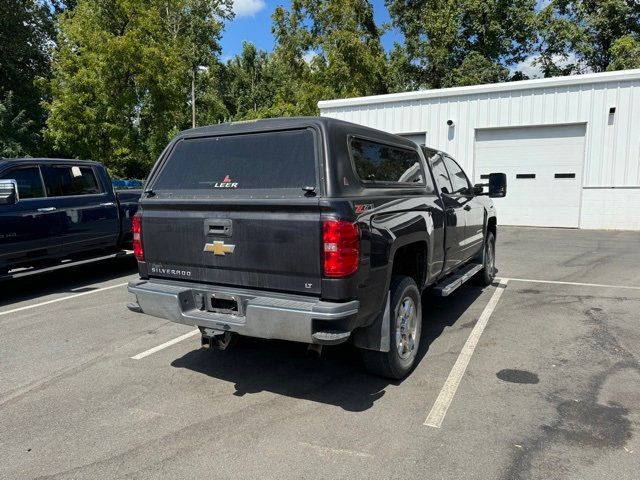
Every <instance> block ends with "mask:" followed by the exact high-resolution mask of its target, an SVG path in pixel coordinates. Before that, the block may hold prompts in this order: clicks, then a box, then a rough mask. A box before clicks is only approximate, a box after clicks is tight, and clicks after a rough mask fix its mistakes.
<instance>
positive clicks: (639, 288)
mask: <svg viewBox="0 0 640 480" xmlns="http://www.w3.org/2000/svg"><path fill="white" fill-rule="evenodd" d="M503 280H510V281H512V282H531V283H550V284H552V285H575V286H578V287H599V288H621V289H626V290H640V287H633V286H630V285H606V284H601V283H579V282H560V281H557V280H533V279H530V278H505V279H503Z"/></svg>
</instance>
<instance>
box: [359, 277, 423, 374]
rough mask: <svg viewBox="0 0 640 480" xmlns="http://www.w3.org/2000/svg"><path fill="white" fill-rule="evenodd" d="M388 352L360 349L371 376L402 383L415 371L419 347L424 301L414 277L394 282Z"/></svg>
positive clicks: (394, 278)
mask: <svg viewBox="0 0 640 480" xmlns="http://www.w3.org/2000/svg"><path fill="white" fill-rule="evenodd" d="M389 293H390V295H391V301H390V315H389V320H390V322H391V325H390V326H389V332H390V339H389V340H390V343H391V345H390V348H389V351H388V352H376V351H373V350H361V352H362V359H363V361H364V366H365V368H366V369H367V371H369V372H370V373H373V374H374V375H380V376H381V377H387V378H393V379H395V380H400V379H401V378H404V377H406V376H407V375H408V374H409V372H411V370H412V369H413V367H414V365H415V362H416V355H417V354H418V347H419V346H420V333H421V331H422V302H421V299H420V291H419V290H418V287H417V286H416V282H415V281H414V280H413V278H411V277H405V276H398V277H393V279H392V280H391V288H390V292H389Z"/></svg>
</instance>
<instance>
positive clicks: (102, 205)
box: [100, 202, 115, 207]
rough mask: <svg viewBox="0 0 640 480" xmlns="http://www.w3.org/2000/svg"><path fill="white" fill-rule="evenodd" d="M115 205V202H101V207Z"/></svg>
mask: <svg viewBox="0 0 640 480" xmlns="http://www.w3.org/2000/svg"><path fill="white" fill-rule="evenodd" d="M114 205H115V203H113V202H104V203H101V204H100V206H101V207H113V206H114Z"/></svg>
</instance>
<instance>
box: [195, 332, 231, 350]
mask: <svg viewBox="0 0 640 480" xmlns="http://www.w3.org/2000/svg"><path fill="white" fill-rule="evenodd" d="M200 332H201V336H200V344H201V345H202V347H203V348H208V349H211V350H213V349H216V350H227V349H228V348H231V347H233V346H234V345H235V344H236V342H237V341H238V334H237V333H234V332H221V331H219V330H213V329H211V328H201V329H200Z"/></svg>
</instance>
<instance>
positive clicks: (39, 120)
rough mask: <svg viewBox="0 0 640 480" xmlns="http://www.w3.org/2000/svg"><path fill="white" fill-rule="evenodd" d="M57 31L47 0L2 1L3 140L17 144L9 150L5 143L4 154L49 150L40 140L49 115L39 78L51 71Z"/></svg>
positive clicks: (0, 139) (0, 74) (0, 76)
mask: <svg viewBox="0 0 640 480" xmlns="http://www.w3.org/2000/svg"><path fill="white" fill-rule="evenodd" d="M53 35H54V24H53V18H52V16H51V12H50V10H49V9H48V8H47V6H46V5H45V4H44V3H42V2H40V1H38V0H3V1H2V2H0V105H1V106H0V112H1V113H0V116H2V118H3V120H1V121H2V122H3V127H2V130H1V131H0V144H2V145H5V146H6V145H9V144H11V145H14V146H13V147H11V148H10V149H9V150H6V149H5V147H3V151H4V153H0V154H2V155H4V154H6V153H7V152H8V151H10V152H17V153H15V154H19V155H27V154H31V155H35V154H38V153H40V152H42V151H44V150H45V148H44V147H43V146H42V145H41V143H40V142H39V133H40V131H41V129H42V127H43V125H44V120H45V116H44V112H43V110H42V108H41V107H40V101H41V95H42V92H41V91H40V90H39V89H38V87H37V86H36V80H37V79H38V78H40V77H47V76H48V75H49V60H50V50H51V43H52V38H53ZM9 117H11V118H9ZM7 122H8V123H7ZM16 122H17V123H16ZM18 124H19V125H20V126H19V127H17V126H16V125H18ZM8 125H14V127H15V130H14V129H13V128H9V127H8ZM15 142H17V143H15Z"/></svg>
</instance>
